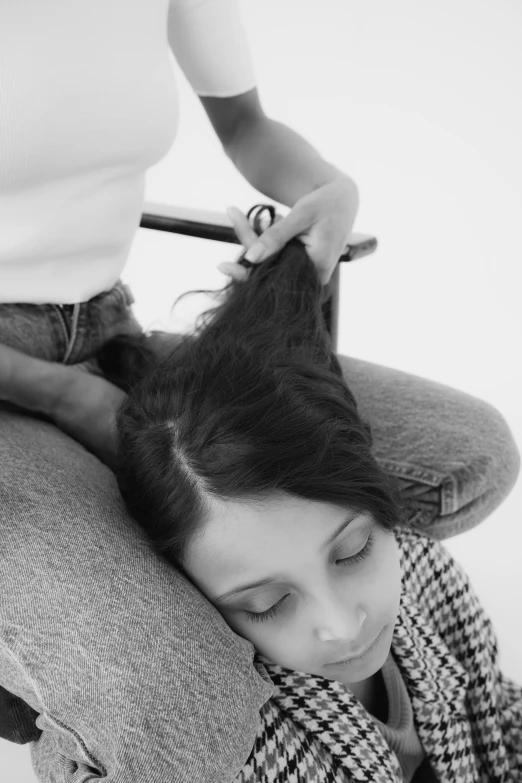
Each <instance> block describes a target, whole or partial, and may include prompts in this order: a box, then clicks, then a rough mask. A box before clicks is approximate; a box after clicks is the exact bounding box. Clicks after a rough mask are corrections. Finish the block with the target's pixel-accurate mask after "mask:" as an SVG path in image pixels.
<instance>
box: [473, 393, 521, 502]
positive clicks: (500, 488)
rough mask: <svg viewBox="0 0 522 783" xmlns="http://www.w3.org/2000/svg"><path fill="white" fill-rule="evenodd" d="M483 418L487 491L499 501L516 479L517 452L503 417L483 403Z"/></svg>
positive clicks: (517, 471) (493, 408)
mask: <svg viewBox="0 0 522 783" xmlns="http://www.w3.org/2000/svg"><path fill="white" fill-rule="evenodd" d="M482 417H483V421H484V422H485V424H486V428H487V433H488V438H487V440H486V439H483V443H484V445H485V452H486V453H485V455H484V456H485V457H486V461H487V467H488V471H487V484H488V486H487V490H488V491H489V492H491V493H492V494H493V495H494V496H496V498H497V501H498V503H500V502H501V501H502V500H504V499H505V498H506V497H507V496H508V495H509V493H510V492H511V490H512V489H513V487H514V486H515V484H516V481H517V479H518V476H519V473H520V451H519V448H518V445H517V443H516V441H515V438H514V436H513V433H512V431H511V429H510V427H509V425H508V423H507V421H506V419H505V418H504V416H503V415H502V413H500V411H499V410H498V409H497V408H495V407H494V406H493V405H491V404H490V403H486V402H483V404H482ZM488 446H489V448H488Z"/></svg>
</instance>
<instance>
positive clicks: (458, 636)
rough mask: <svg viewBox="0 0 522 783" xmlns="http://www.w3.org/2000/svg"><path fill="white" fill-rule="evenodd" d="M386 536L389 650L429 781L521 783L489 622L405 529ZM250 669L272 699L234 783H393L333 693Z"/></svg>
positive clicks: (385, 762)
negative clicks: (432, 777)
mask: <svg viewBox="0 0 522 783" xmlns="http://www.w3.org/2000/svg"><path fill="white" fill-rule="evenodd" d="M395 536H396V539H397V542H398V545H399V549H400V556H401V566H402V594H401V606H400V611H399V616H398V618H397V623H396V626H395V629H394V636H393V641H392V646H391V651H392V654H393V656H394V658H395V661H396V663H397V665H398V667H399V669H400V670H401V673H402V676H403V678H404V682H405V684H406V687H407V689H408V692H409V694H410V698H411V702H412V708H413V714H414V722H415V727H416V729H417V732H418V735H419V738H420V741H421V743H422V745H423V747H424V750H425V752H426V755H427V756H428V759H429V761H430V764H431V766H432V768H433V770H434V772H435V774H436V776H437V778H438V780H439V781H440V783H518V782H519V781H522V687H520V686H518V685H516V684H515V683H514V682H512V681H511V680H509V679H507V678H506V677H504V676H503V675H502V674H501V672H500V671H499V669H498V666H497V641H496V638H495V634H494V631H493V628H492V625H491V622H490V620H489V619H488V617H487V616H486V614H485V613H484V610H483V609H482V608H481V606H480V603H479V601H478V599H477V597H476V595H475V593H474V591H473V588H472V587H471V585H470V583H469V581H468V578H467V577H466V575H465V573H464V572H463V570H462V569H461V568H460V566H459V565H458V564H457V563H456V562H455V561H454V560H453V558H452V557H451V555H450V554H449V552H448V551H447V550H446V549H445V548H444V546H443V545H442V544H440V543H439V542H438V541H434V540H432V539H429V538H427V537H426V536H424V535H422V534H421V533H419V532H417V531H416V530H413V529H406V528H401V529H400V530H397V531H396V532H395ZM254 665H255V666H256V668H257V670H258V672H259V673H260V675H261V676H262V677H263V678H264V679H266V680H267V681H269V682H270V681H271V682H273V683H274V685H275V691H274V695H273V697H272V698H271V699H270V700H269V701H268V702H266V703H265V704H264V705H263V709H262V710H261V723H260V727H259V730H258V733H257V736H256V740H255V744H254V747H253V749H252V752H251V754H250V756H249V758H248V761H247V763H246V764H245V766H244V767H243V769H242V770H241V772H240V774H239V776H238V777H237V778H236V783H258V782H259V783H260V782H261V781H262V782H263V783H346V782H347V781H372V783H402V781H403V780H404V778H403V775H402V771H401V767H400V764H399V761H398V759H397V756H396V755H395V753H393V751H391V750H390V748H389V746H388V744H387V743H386V741H385V739H384V737H383V736H382V734H381V733H380V731H379V729H378V728H377V726H376V724H375V723H374V722H373V720H372V718H371V716H370V715H369V714H368V712H366V710H365V709H364V707H363V706H362V705H361V704H360V702H358V701H357V699H356V698H355V697H354V696H353V695H352V694H351V692H349V691H348V690H347V689H346V688H345V687H344V686H343V685H342V684H340V683H338V682H335V681H333V680H327V679H324V678H322V677H319V676H316V675H309V674H306V675H305V674H303V673H298V672H293V671H291V670H290V669H286V668H285V667H283V666H279V665H277V664H272V663H270V662H269V661H268V660H267V659H266V658H264V657H263V656H261V655H260V654H259V653H256V654H255V657H254Z"/></svg>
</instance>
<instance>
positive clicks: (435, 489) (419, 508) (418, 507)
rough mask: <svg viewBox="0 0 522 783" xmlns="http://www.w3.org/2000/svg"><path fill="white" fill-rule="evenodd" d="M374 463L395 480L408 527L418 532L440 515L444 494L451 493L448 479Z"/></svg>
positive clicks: (408, 466) (409, 466)
mask: <svg viewBox="0 0 522 783" xmlns="http://www.w3.org/2000/svg"><path fill="white" fill-rule="evenodd" d="M378 462H379V465H380V466H381V467H382V468H383V470H385V471H386V472H387V473H389V474H390V475H392V476H393V477H394V478H395V479H396V480H397V482H398V484H399V487H400V490H401V493H402V496H403V497H404V499H405V500H406V501H407V502H406V506H407V511H408V521H409V522H410V524H412V525H414V526H415V527H416V528H418V529H424V528H427V527H429V526H430V525H431V524H432V522H433V520H434V519H436V518H437V517H438V516H440V515H441V514H442V513H443V497H444V493H445V492H446V493H448V492H449V493H450V494H451V495H452V494H453V493H454V486H453V481H452V479H451V476H448V475H447V474H444V473H442V472H440V471H437V470H433V469H431V468H425V467H423V466H421V465H415V464H413V463H410V462H404V461H398V460H393V459H383V458H379V459H378Z"/></svg>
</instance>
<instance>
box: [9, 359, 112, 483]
mask: <svg viewBox="0 0 522 783" xmlns="http://www.w3.org/2000/svg"><path fill="white" fill-rule="evenodd" d="M125 397H126V394H125V392H123V391H122V390H121V389H119V388H118V387H117V386H114V385H113V384H112V383H109V381H106V380H105V379H104V378H101V377H99V376H97V375H91V374H89V373H87V372H82V371H81V370H78V369H75V368H74V366H70V367H68V366H65V365H63V364H58V363H56V362H47V361H44V360H42V359H35V358H34V357H32V356H28V355H27V354H24V353H21V352H20V351H16V350H15V349H13V348H10V347H8V346H7V345H2V344H0V399H2V400H6V401H7V402H11V403H14V404H15V405H18V406H20V407H21V408H25V409H26V410H30V411H34V412H36V413H40V414H43V415H44V416H47V417H48V418H49V419H51V421H53V422H54V423H55V424H56V425H57V426H58V427H60V429H62V430H64V431H65V432H67V433H68V434H69V435H71V436H72V437H73V438H74V439H75V440H77V441H79V442H80V443H81V444H82V445H84V446H85V447H86V448H87V449H88V450H89V451H91V452H92V453H93V454H95V455H96V456H97V457H98V458H99V459H100V460H102V462H105V464H106V465H108V466H109V467H111V468H114V467H115V464H116V454H117V433H116V426H115V416H116V412H117V410H118V408H119V406H120V404H121V402H122V401H123V400H124V399H125Z"/></svg>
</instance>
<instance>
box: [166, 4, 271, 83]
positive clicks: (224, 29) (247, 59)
mask: <svg viewBox="0 0 522 783" xmlns="http://www.w3.org/2000/svg"><path fill="white" fill-rule="evenodd" d="M237 3H238V0H170V4H169V15H168V40H169V44H170V48H171V49H172V53H173V54H174V57H175V58H176V61H177V62H178V64H179V66H180V68H181V70H182V71H183V73H184V74H185V76H186V78H187V81H188V82H189V83H190V85H191V87H192V88H193V90H194V91H195V92H196V94H197V95H203V96H209V97H215V98H227V97H229V96H231V95H239V94H241V93H244V92H248V90H251V89H253V88H254V87H255V86H256V77H255V74H254V67H253V63H252V57H251V52H250V47H249V43H248V39H247V36H246V31H245V28H244V26H243V20H242V18H241V14H240V10H239V7H238V4H237Z"/></svg>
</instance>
